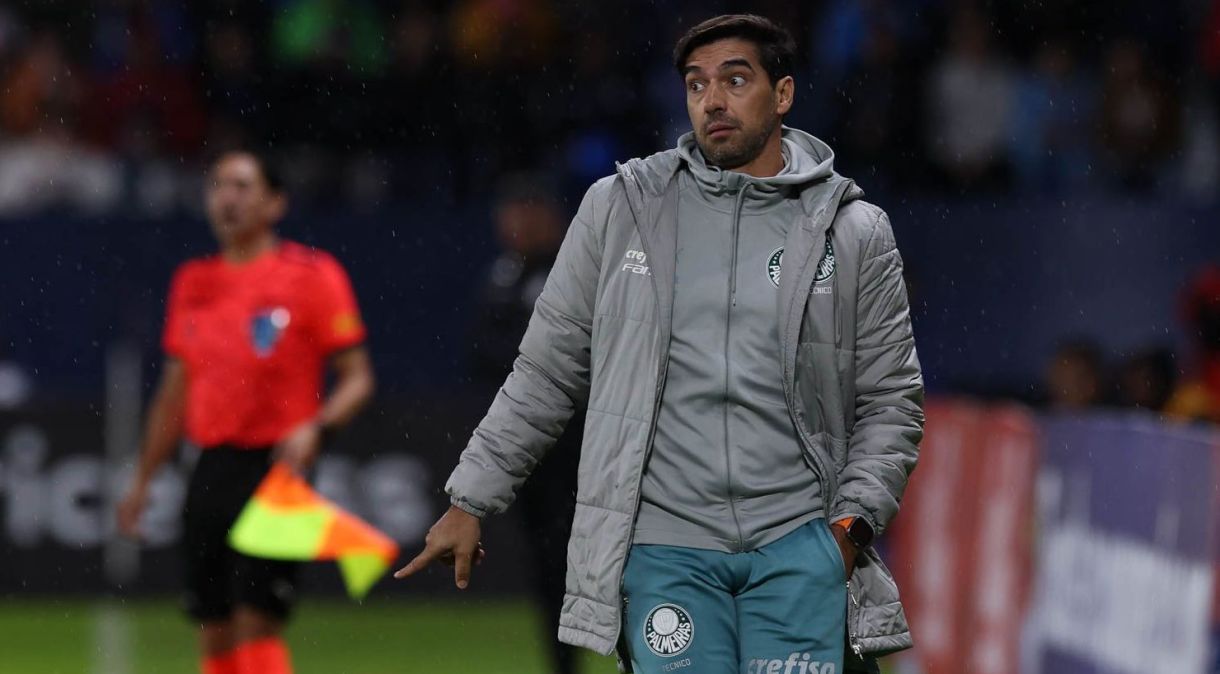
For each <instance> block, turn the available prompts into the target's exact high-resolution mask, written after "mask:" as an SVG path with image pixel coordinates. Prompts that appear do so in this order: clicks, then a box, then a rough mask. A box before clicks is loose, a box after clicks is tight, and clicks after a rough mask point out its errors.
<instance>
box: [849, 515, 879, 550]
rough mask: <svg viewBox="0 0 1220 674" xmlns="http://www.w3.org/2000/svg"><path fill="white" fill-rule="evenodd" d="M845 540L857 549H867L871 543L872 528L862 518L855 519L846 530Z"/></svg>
mask: <svg viewBox="0 0 1220 674" xmlns="http://www.w3.org/2000/svg"><path fill="white" fill-rule="evenodd" d="M847 538H848V539H849V540H851V542H852V543H855V544H856V547H858V548H867V547H868V546H869V545H871V544H872V542H873V528H872V527H871V526H869V524H868V522H865V521H864V518H862V517H857V518H856V519H855V521H853V522H852V523H851V526H849V527H848V528H847Z"/></svg>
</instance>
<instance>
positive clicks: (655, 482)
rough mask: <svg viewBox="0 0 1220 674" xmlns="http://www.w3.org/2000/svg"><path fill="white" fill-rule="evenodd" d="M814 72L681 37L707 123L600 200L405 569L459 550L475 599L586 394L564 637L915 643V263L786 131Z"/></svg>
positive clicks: (695, 104) (825, 657)
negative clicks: (904, 557)
mask: <svg viewBox="0 0 1220 674" xmlns="http://www.w3.org/2000/svg"><path fill="white" fill-rule="evenodd" d="M794 61H795V47H794V44H793V41H792V38H791V36H789V35H788V33H787V32H786V31H784V30H783V29H782V28H780V27H778V26H777V25H775V24H774V23H772V22H771V21H769V20H766V19H763V18H760V17H756V16H740V15H737V16H722V17H717V18H715V19H711V20H709V21H706V22H704V23H702V24H700V25H698V26H696V27H695V28H693V29H691V31H690V32H688V33H687V34H686V35H685V36H684V37H683V38H682V39H681V40H680V41H679V42H678V44H677V47H676V49H675V65H676V66H677V68H678V71H679V72H680V73H681V74H682V77H683V82H684V85H685V89H686V102H687V110H688V112H689V115H690V119H691V124H692V127H693V132H692V133H689V134H687V135H685V136H683V137H682V138H681V139H680V140H679V143H678V147H677V148H676V149H674V150H670V151H668V152H663V153H660V154H657V155H654V156H652V157H649V158H647V159H643V160H632V161H630V162H628V163H627V164H625V165H623V166H620V167H619V170H618V171H617V173H616V175H614V176H611V177H609V178H606V179H603V180H601V181H598V182H597V183H596V184H595V185H594V186H593V187H592V189H590V190H589V192H588V194H587V195H586V197H585V199H584V201H583V203H582V204H581V206H580V209H579V211H578V212H577V215H576V218H575V220H574V222H573V223H572V225H571V227H570V229H569V231H568V234H567V237H566V239H565V242H564V244H563V247H562V249H561V251H560V254H559V258H558V260H557V262H556V264H555V267H554V269H553V271H552V273H551V276H550V278H549V279H548V280H547V284H546V287H545V288H544V290H543V292H542V294H541V296H540V297H539V299H538V302H537V305H536V307H535V310H534V316H533V319H532V320H531V323H530V327H529V331H528V332H527V333H526V335H525V338H524V339H523V341H522V343H521V350H520V355H519V357H518V358H517V361H516V363H515V366H514V369H513V373H512V374H511V375H510V376H509V377H508V379H507V381H505V383H504V386H503V387H502V389H501V391H500V393H499V394H498V395H497V397H496V400H495V401H494V402H493V404H492V406H491V409H490V410H489V412H488V414H487V416H486V418H485V419H484V420H483V421H482V423H481V424H480V425H479V427H478V429H477V430H476V431H475V433H474V437H473V438H472V439H471V441H470V444H469V445H468V446H467V448H466V450H465V452H464V453H463V454H462V457H461V461H460V462H459V464H458V466H457V468H456V469H455V470H454V472H453V475H452V476H451V477H450V479H449V483H448V485H447V491H448V493H449V494H450V496H451V499H452V503H453V507H452V508H450V509H449V511H448V512H446V513H445V515H444V516H443V517H442V518H441V519H440V521H438V522H437V523H436V525H435V526H434V527H433V528H432V530H431V531H430V532H429V535H428V538H427V539H426V547H425V549H424V550H423V551H422V552H421V553H420V555H419V556H417V557H416V558H415V559H413V560H412V561H411V562H410V563H409V564H408V565H407V566H406V567H404V568H403V569H401V570H400V571H399V572H398V574H397V575H398V576H400V577H402V576H407V575H410V574H412V573H415V572H417V571H419V570H420V569H422V568H424V567H425V566H426V565H427V564H428V563H430V562H431V561H433V560H436V559H441V560H443V561H450V562H452V563H453V564H454V565H455V567H456V571H455V580H456V583H457V586H458V587H459V588H465V587H466V586H467V584H468V582H469V576H470V568H471V564H472V563H473V562H478V561H479V560H481V559H482V557H483V551H482V548H481V547H480V546H479V544H478V541H479V532H480V519H481V518H482V517H485V516H487V515H489V514H491V513H495V512H500V511H502V510H504V509H505V508H506V507H508V505H509V503H510V502H511V501H512V499H513V494H514V493H515V492H516V490H517V488H518V487H519V486H520V484H521V483H522V482H523V481H524V480H525V479H526V477H527V476H528V475H529V473H530V471H531V470H532V468H533V467H534V465H535V464H536V463H537V462H538V460H539V459H540V458H541V457H542V455H543V453H544V452H545V451H546V450H547V448H548V447H549V446H550V444H551V443H552V442H553V441H554V439H555V438H556V437H557V436H558V435H559V434H560V432H561V431H562V430H563V427H564V424H565V422H566V421H567V419H568V416H569V415H570V414H571V413H572V410H573V409H575V408H576V406H577V405H579V404H581V403H584V402H585V401H586V400H587V402H588V417H587V421H586V428H585V435H584V444H583V448H582V455H581V460H580V467H579V472H578V495H577V506H576V515H575V518H574V521H573V526H572V536H571V540H570V542H569V548H568V555H567V561H568V571H567V590H568V595H567V597H566V600H565V605H564V613H563V616H562V618H561V621H560V628H559V636H560V638H561V639H562V640H563V641H565V642H567V643H571V644H574V645H579V646H584V647H588V648H591V649H594V650H596V651H599V652H601V653H609V652H611V651H612V650H615V648H616V646H618V647H619V654H620V656H621V657H624V659H625V660H629V661H630V665H631V667H633V668H634V670H635V671H637V672H645V673H648V674H653V673H660V672H673V671H678V670H683V669H685V671H691V672H698V673H699V674H728V673H740V674H763V673H767V674H774V673H776V672H783V673H784V674H829V673H837V672H840V671H843V668H844V657H845V648H844V644H845V643H846V644H847V645H848V646H849V648H848V649H846V650H847V652H848V655H850V660H851V662H850V665H849V666H850V667H854V668H862V667H863V666H864V665H865V664H866V663H865V662H862V661H861V660H860V657H858V656H863V657H864V659H865V660H867V661H868V663H867V664H871V665H875V662H874V661H873V657H874V656H876V655H880V654H884V653H888V652H892V651H895V650H900V649H902V648H906V647H908V646H909V645H910V636H909V633H908V630H907V627H906V620H905V618H904V616H903V613H902V610H901V607H900V605H899V604H898V597H897V590H896V587H895V585H894V583H893V580H892V579H891V577H890V575H889V573H888V571H887V570H886V569H885V567H884V566H883V565H882V563H881V560H880V558H879V557H877V555H876V553H875V552H874V551H873V550H872V548H871V545H870V544H871V542H872V539H873V537H874V536H875V535H877V534H880V533H881V532H882V531H883V530H884V528H885V527H886V525H887V524H888V523H889V522H890V520H891V519H892V518H893V516H894V515H895V513H896V512H897V510H898V502H899V500H900V498H901V496H902V492H903V489H904V488H905V486H906V482H907V478H908V475H909V474H910V472H911V470H912V469H913V468H914V464H915V459H916V454H917V451H918V448H917V445H918V442H919V440H920V438H921V436H922V423H923V413H922V409H921V405H922V397H923V395H922V392H923V385H922V378H921V375H920V369H919V363H918V359H917V358H916V354H915V347H914V342H913V338H912V334H911V326H910V320H909V312H908V307H907V299H906V291H905V288H904V285H903V279H902V263H901V259H900V258H899V255H898V252H897V249H896V248H895V244H894V238H893V235H892V233H891V230H890V226H889V221H888V219H887V218H886V216H885V214H884V213H883V212H882V211H881V210H880V209H878V208H876V207H875V206H872V205H869V204H866V203H864V202H863V201H861V200H860V196H861V194H862V193H861V192H860V190H859V189H857V188H856V187H855V185H854V184H853V183H852V182H851V181H850V180H847V179H844V178H842V177H840V176H838V175H836V174H835V173H834V172H833V170H832V162H833V153H832V152H831V150H830V148H828V147H827V146H826V145H825V144H824V143H822V142H821V141H819V140H817V139H816V138H813V137H812V136H809V135H808V134H805V133H803V132H800V131H797V130H794V129H788V128H785V127H783V126H782V119H783V116H784V114H785V113H787V112H788V110H789V109H790V108H791V106H792V102H793V93H794V91H795V88H796V87H795V84H794V82H793V79H792V76H791V73H792V67H793V62H794ZM827 522H832V523H833V526H828V525H827ZM849 578H850V580H848V579H849Z"/></svg>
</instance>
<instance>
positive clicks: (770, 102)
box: [685, 38, 793, 169]
mask: <svg viewBox="0 0 1220 674" xmlns="http://www.w3.org/2000/svg"><path fill="white" fill-rule="evenodd" d="M685 82H686V112H687V113H688V114H689V115H690V122H691V127H692V128H693V129H694V131H695V141H696V142H697V143H698V144H699V149H700V150H701V151H702V152H703V156H704V158H705V159H706V160H707V162H708V163H709V164H712V165H713V166H718V167H720V168H722V169H734V168H737V167H739V166H743V165H745V164H748V163H750V162H751V161H753V160H754V159H755V158H756V157H758V155H759V154H760V153H761V152H762V150H763V147H765V146H766V144H767V140H768V138H770V137H771V134H773V133H774V132H775V130H776V129H777V128H778V127H779V124H780V121H781V120H782V118H783V116H784V114H786V113H787V112H788V110H789V109H790V108H791V107H792V90H793V84H792V78H791V77H784V78H782V79H780V80H779V81H778V82H776V83H775V84H774V86H773V85H772V83H771V81H770V78H769V77H768V75H767V73H766V71H765V70H763V67H762V64H761V62H760V61H759V57H758V48H757V47H756V46H755V45H754V43H752V42H749V41H747V40H743V39H740V38H726V39H723V40H717V41H715V42H711V43H709V44H705V45H703V46H701V47H698V48H696V49H695V50H694V51H692V52H691V55H690V58H688V59H687V60H686V74H685Z"/></svg>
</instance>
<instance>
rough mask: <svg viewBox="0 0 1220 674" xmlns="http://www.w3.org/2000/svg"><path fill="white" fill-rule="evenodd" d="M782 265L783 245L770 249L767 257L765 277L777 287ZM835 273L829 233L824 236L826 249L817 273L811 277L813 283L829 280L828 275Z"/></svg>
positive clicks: (832, 247) (833, 254) (832, 248)
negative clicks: (769, 254)
mask: <svg viewBox="0 0 1220 674" xmlns="http://www.w3.org/2000/svg"><path fill="white" fill-rule="evenodd" d="M783 266H784V249H783V247H780V248H776V249H775V250H773V251H771V256H770V257H768V258H767V278H769V279H771V285H773V286H775V287H776V288H778V287H779V274H780V271H782V269H783ZM834 275H835V249H834V246H833V245H831V243H830V235H829V234H827V236H826V251H825V252H824V253H823V254H822V260H821V261H820V262H818V271H817V274H816V275H815V276H814V277H813V282H814V283H821V282H823V281H828V280H830V277H832V276H834Z"/></svg>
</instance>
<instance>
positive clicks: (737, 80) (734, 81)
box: [729, 75, 746, 87]
mask: <svg viewBox="0 0 1220 674" xmlns="http://www.w3.org/2000/svg"><path fill="white" fill-rule="evenodd" d="M745 83H746V78H745V77H742V76H741V75H734V76H732V77H730V78H729V84H731V85H733V86H735V87H740V86H742V85H743V84H745Z"/></svg>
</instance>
